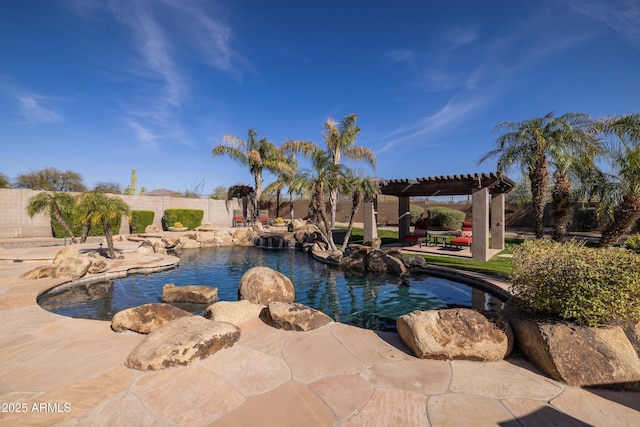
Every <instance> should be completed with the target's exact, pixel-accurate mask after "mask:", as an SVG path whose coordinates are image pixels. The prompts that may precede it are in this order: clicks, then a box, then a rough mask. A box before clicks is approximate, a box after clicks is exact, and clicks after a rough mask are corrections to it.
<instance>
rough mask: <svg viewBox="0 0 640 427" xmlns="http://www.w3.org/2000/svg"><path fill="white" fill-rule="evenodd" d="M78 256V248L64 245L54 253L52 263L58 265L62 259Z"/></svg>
mask: <svg viewBox="0 0 640 427" xmlns="http://www.w3.org/2000/svg"><path fill="white" fill-rule="evenodd" d="M78 257H80V252H78V250H77V249H76V248H75V247H74V246H65V247H64V248H62V249H61V250H59V251H58V252H57V253H56V256H55V257H53V265H58V264H60V263H61V262H62V260H64V259H67V258H78Z"/></svg>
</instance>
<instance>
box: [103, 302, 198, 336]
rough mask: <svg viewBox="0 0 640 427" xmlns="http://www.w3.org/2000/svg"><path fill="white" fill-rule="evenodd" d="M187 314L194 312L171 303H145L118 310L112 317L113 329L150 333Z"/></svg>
mask: <svg viewBox="0 0 640 427" xmlns="http://www.w3.org/2000/svg"><path fill="white" fill-rule="evenodd" d="M185 316H193V314H191V313H189V312H188V311H185V310H182V309H179V308H178V307H174V306H172V305H170V304H144V305H141V306H138V307H133V308H127V309H125V310H122V311H119V312H117V313H116V314H115V315H114V316H113V319H111V329H113V330H114V331H116V332H122V331H125V330H129V331H133V332H137V333H139V334H148V333H151V332H153V331H155V330H156V329H158V328H159V327H160V326H162V325H164V324H165V323H167V322H169V321H171V320H175V319H177V318H179V317H185Z"/></svg>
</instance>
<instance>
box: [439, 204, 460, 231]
mask: <svg viewBox="0 0 640 427" xmlns="http://www.w3.org/2000/svg"><path fill="white" fill-rule="evenodd" d="M466 217H467V215H466V214H465V213H464V212H460V211H456V210H454V209H442V210H441V211H440V212H439V214H438V222H439V223H440V227H441V228H442V229H444V230H460V229H461V228H462V222H463V221H464V220H465V218H466Z"/></svg>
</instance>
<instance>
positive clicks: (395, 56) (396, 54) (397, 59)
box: [385, 49, 416, 67]
mask: <svg viewBox="0 0 640 427" xmlns="http://www.w3.org/2000/svg"><path fill="white" fill-rule="evenodd" d="M415 56H416V54H415V52H413V51H411V50H403V49H398V50H392V51H390V52H387V53H386V54H385V58H386V59H387V60H388V61H389V62H390V63H392V64H395V63H404V64H407V65H409V66H411V67H413V66H414V65H415Z"/></svg>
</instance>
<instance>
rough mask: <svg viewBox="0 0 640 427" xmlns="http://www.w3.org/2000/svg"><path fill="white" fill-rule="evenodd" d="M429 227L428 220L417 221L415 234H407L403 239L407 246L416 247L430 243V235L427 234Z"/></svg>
mask: <svg viewBox="0 0 640 427" xmlns="http://www.w3.org/2000/svg"><path fill="white" fill-rule="evenodd" d="M428 227H429V221H428V220H427V218H423V219H419V220H418V221H416V225H415V226H414V228H413V232H412V233H409V234H407V235H406V236H404V238H403V239H402V242H403V243H404V244H405V245H409V244H410V245H415V244H416V243H419V244H420V246H422V243H423V242H428V239H429V235H428V234H427V228H428Z"/></svg>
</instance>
